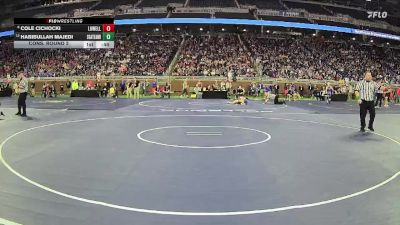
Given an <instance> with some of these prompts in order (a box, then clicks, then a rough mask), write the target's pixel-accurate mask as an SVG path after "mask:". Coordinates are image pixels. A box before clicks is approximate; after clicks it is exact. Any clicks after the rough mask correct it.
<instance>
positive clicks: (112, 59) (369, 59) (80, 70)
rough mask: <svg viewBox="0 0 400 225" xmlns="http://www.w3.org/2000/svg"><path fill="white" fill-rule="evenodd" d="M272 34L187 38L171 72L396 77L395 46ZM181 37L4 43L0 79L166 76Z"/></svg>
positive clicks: (399, 68) (399, 77)
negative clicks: (67, 45)
mask: <svg viewBox="0 0 400 225" xmlns="http://www.w3.org/2000/svg"><path fill="white" fill-rule="evenodd" d="M277 37H278V36H269V37H266V36H263V37H258V36H255V35H243V36H241V38H240V37H239V36H238V35H237V34H219V35H194V36H186V38H185V41H184V43H183V45H182V46H181V50H180V52H179V53H180V54H179V55H178V56H177V60H176V63H175V65H174V67H173V70H172V75H174V76H223V77H227V78H228V79H230V80H234V79H235V78H236V77H254V76H257V75H260V74H262V76H267V77H271V78H293V79H317V80H341V79H344V78H348V79H350V80H359V79H361V78H362V76H363V74H364V72H365V71H366V70H371V71H372V73H373V74H374V76H376V77H377V78H378V79H381V78H382V79H384V81H385V82H387V83H400V63H399V62H400V50H399V49H394V48H389V47H380V46H376V45H367V44H363V43H360V42H357V41H352V40H348V41H344V40H334V39H330V40H325V39H322V38H319V37H298V38H292V37H283V36H279V38H277ZM241 40H243V42H241ZM181 41H182V37H181V36H179V35H174V34H169V35H165V36H162V35H157V36H151V35H146V34H135V35H131V36H128V37H125V38H118V40H117V41H116V47H115V49H111V50H106V49H102V50H84V49H64V50H62V49H61V50H60V49H58V50H57V49H53V50H15V49H13V46H12V44H4V43H3V44H1V45H0V77H6V76H7V75H9V76H11V77H15V76H16V74H18V72H21V71H26V72H27V74H28V75H29V76H39V77H40V76H41V77H60V76H82V75H85V76H99V75H101V76H113V75H136V76H147V75H149V76H154V75H164V74H165V72H166V71H167V68H168V66H169V65H170V64H171V62H172V59H173V58H174V56H175V55H176V53H177V51H178V48H179V46H180V43H181Z"/></svg>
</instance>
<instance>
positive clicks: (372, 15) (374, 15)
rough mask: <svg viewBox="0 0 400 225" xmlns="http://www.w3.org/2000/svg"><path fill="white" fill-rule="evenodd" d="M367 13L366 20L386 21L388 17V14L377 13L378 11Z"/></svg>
mask: <svg viewBox="0 0 400 225" xmlns="http://www.w3.org/2000/svg"><path fill="white" fill-rule="evenodd" d="M367 13H368V19H375V18H378V19H386V18H387V16H388V13H387V12H386V11H385V12H378V11H367Z"/></svg>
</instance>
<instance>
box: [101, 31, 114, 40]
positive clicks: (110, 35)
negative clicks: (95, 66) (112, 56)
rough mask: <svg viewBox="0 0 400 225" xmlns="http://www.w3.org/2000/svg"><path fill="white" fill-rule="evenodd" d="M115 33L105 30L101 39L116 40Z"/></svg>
mask: <svg viewBox="0 0 400 225" xmlns="http://www.w3.org/2000/svg"><path fill="white" fill-rule="evenodd" d="M114 37H115V33H114V32H103V33H102V38H101V40H103V41H114Z"/></svg>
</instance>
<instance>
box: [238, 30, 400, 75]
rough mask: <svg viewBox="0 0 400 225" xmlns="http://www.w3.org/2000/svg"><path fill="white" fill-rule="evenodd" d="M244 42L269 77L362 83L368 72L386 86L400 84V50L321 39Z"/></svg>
mask: <svg viewBox="0 0 400 225" xmlns="http://www.w3.org/2000/svg"><path fill="white" fill-rule="evenodd" d="M244 39H245V40H246V41H247V44H248V46H249V49H250V50H251V52H252V54H253V57H254V58H255V59H256V64H257V65H259V67H261V70H262V72H263V74H264V75H266V76H270V77H283V78H297V79H318V80H324V79H329V80H340V79H344V78H349V79H350V80H359V79H361V78H362V76H363V73H364V72H365V71H366V70H367V69H368V70H371V71H372V73H373V74H374V75H375V76H376V77H377V78H384V79H385V80H386V82H389V83H400V64H399V63H398V62H399V61H400V50H395V49H390V48H382V47H377V46H371V45H365V44H364V45H363V44H360V43H358V42H355V41H324V40H322V39H317V38H297V39H295V38H286V39H266V38H257V37H251V36H249V37H246V38H244Z"/></svg>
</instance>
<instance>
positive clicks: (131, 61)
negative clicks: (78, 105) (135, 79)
mask: <svg viewBox="0 0 400 225" xmlns="http://www.w3.org/2000/svg"><path fill="white" fill-rule="evenodd" d="M179 43H180V37H179V36H149V35H133V36H130V37H127V38H119V39H118V40H117V41H116V47H115V49H112V50H106V49H97V50H96V49H93V50H84V49H52V50H48V49H47V50H14V49H13V46H12V45H10V44H3V45H1V51H0V77H4V76H7V74H9V75H10V76H11V77H13V76H15V75H16V74H17V72H18V71H26V72H27V73H28V75H29V76H39V77H60V76H82V75H86V76H97V75H102V76H104V75H106V76H107V75H108V76H110V75H113V74H119V75H139V76H140V75H144V76H145V75H162V74H163V73H164V72H165V71H166V69H167V67H168V65H169V64H170V61H171V60H172V59H173V56H174V55H175V53H176V51H177V49H178V47H179Z"/></svg>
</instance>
